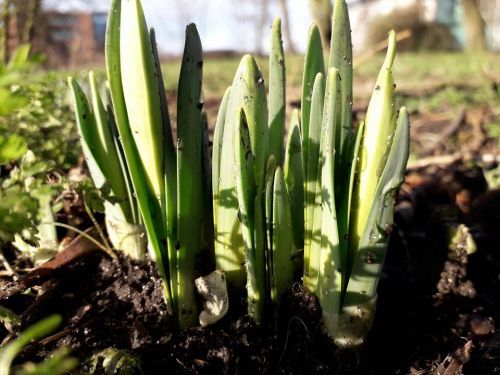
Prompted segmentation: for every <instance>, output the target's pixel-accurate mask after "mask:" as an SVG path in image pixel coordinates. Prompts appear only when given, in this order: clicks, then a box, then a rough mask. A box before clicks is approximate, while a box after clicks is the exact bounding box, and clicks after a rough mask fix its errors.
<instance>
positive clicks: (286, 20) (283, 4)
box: [279, 0, 296, 53]
mask: <svg viewBox="0 0 500 375" xmlns="http://www.w3.org/2000/svg"><path fill="white" fill-rule="evenodd" d="M279 4H280V8H281V13H282V14H283V23H282V28H283V36H284V37H285V42H286V45H287V49H288V52H290V53H295V51H296V50H295V45H294V44H293V39H292V33H291V31H290V15H289V13H288V2H287V0H279Z"/></svg>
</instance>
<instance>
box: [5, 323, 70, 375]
mask: <svg viewBox="0 0 500 375" xmlns="http://www.w3.org/2000/svg"><path fill="white" fill-rule="evenodd" d="M61 320H62V319H61V317H60V316H59V315H52V316H49V317H48V318H45V319H43V320H41V321H39V322H37V323H35V324H34V325H32V326H30V327H28V328H27V329H26V330H25V331H24V332H22V333H21V334H20V335H19V336H18V337H17V338H16V339H15V340H13V341H11V342H9V343H8V344H6V345H5V346H3V347H2V348H1V349H0V373H1V374H5V375H10V374H17V375H28V374H33V375H34V374H38V375H58V374H66V373H68V372H69V371H71V370H73V369H75V368H76V367H77V366H78V361H77V360H76V359H74V358H71V357H70V356H69V353H70V350H69V349H68V348H66V347H62V348H59V349H58V350H56V351H55V352H53V353H51V354H50V356H49V357H48V358H47V359H45V360H44V361H43V362H40V363H31V362H28V363H24V364H22V365H20V366H16V367H15V368H12V362H13V361H14V359H15V358H16V356H17V355H18V354H19V353H20V352H21V350H22V349H23V348H24V347H25V346H26V345H28V344H30V343H31V342H33V341H35V340H38V339H39V338H42V337H44V336H46V335H48V334H49V333H50V332H52V331H53V330H54V329H56V328H57V327H58V326H59V325H60V324H61Z"/></svg>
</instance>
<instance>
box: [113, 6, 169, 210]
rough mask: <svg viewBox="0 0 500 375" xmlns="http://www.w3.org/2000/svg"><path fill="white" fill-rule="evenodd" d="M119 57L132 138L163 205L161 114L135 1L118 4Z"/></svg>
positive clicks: (151, 60) (146, 39) (149, 49)
mask: <svg viewBox="0 0 500 375" xmlns="http://www.w3.org/2000/svg"><path fill="white" fill-rule="evenodd" d="M120 26H121V27H120V54H121V73H122V77H124V78H126V79H123V80H122V85H123V93H124V97H125V103H126V105H127V113H128V118H129V125H130V128H131V130H132V136H133V137H134V141H135V143H136V145H137V147H138V148H140V150H141V152H140V154H139V156H140V158H141V162H142V165H143V167H144V172H145V174H146V177H147V181H148V183H149V184H150V186H151V188H152V190H153V191H154V193H155V194H156V197H157V199H158V201H160V202H161V203H160V204H161V205H162V206H163V204H164V202H163V201H162V200H163V199H164V193H165V180H164V178H165V177H164V166H163V165H164V156H163V141H164V139H163V137H164V129H163V126H162V114H161V111H160V108H161V107H160V96H159V95H158V88H159V83H158V77H157V75H156V67H155V62H154V55H153V48H152V46H151V39H150V35H149V31H148V27H147V25H146V20H145V17H144V13H143V10H142V6H141V3H140V1H139V0H128V1H125V2H122V11H121V25H120Z"/></svg>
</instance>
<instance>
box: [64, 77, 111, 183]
mask: <svg viewBox="0 0 500 375" xmlns="http://www.w3.org/2000/svg"><path fill="white" fill-rule="evenodd" d="M68 84H69V87H70V89H71V93H72V96H73V104H74V109H75V114H76V124H77V128H78V133H79V135H80V138H81V143H82V149H83V154H84V156H85V161H86V163H87V167H88V168H89V171H90V175H91V176H92V180H93V181H94V184H95V186H96V187H97V188H98V189H102V188H103V187H104V185H105V184H106V176H105V175H104V172H103V168H102V167H101V164H102V162H103V161H102V160H101V163H99V162H98V160H99V151H98V148H99V146H100V140H99V135H98V134H97V129H96V124H95V117H94V114H93V113H92V110H91V108H90V104H89V101H88V100H87V96H86V95H85V93H84V92H83V90H82V89H81V87H80V85H79V84H78V83H77V82H76V81H75V80H74V79H73V78H72V77H70V78H68Z"/></svg>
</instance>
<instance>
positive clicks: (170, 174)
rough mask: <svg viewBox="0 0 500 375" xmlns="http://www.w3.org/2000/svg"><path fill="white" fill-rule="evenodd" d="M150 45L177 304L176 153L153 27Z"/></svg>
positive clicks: (172, 274)
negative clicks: (157, 94) (156, 96)
mask: <svg viewBox="0 0 500 375" xmlns="http://www.w3.org/2000/svg"><path fill="white" fill-rule="evenodd" d="M150 39H151V47H152V49H153V58H154V63H155V71H156V76H157V77H158V86H159V87H158V92H159V97H160V110H161V118H162V123H163V134H164V139H163V156H164V169H165V170H164V178H165V183H164V184H165V205H164V207H162V208H163V214H164V217H165V223H166V226H167V239H168V257H169V261H170V277H171V281H170V285H171V289H172V299H173V301H174V305H177V288H175V287H174V285H177V254H176V251H177V250H176V249H175V247H176V243H177V154H176V152H175V147H174V141H173V137H172V125H171V123H170V114H169V110H168V103H167V94H166V92H165V84H164V82H163V74H162V71H161V63H160V57H159V54H158V47H157V44H156V33H155V31H154V29H151V31H150Z"/></svg>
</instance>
